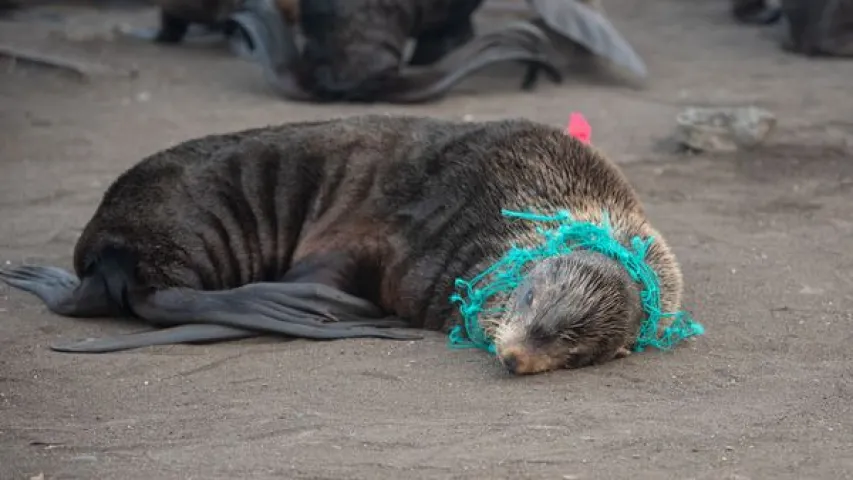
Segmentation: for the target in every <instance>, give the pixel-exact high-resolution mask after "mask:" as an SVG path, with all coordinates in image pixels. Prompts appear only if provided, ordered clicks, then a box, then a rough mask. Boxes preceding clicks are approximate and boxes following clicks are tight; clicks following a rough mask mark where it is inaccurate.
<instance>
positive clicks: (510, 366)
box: [501, 353, 518, 374]
mask: <svg viewBox="0 0 853 480" xmlns="http://www.w3.org/2000/svg"><path fill="white" fill-rule="evenodd" d="M501 363H502V364H503V366H504V367H505V368H506V369H507V370H508V371H509V373H513V374H514V373H518V357H516V356H515V354H513V353H510V354H507V355H504V356H503V357H501Z"/></svg>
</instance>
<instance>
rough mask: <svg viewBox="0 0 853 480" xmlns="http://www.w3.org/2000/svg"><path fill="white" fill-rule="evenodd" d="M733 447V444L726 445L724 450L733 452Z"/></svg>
mask: <svg viewBox="0 0 853 480" xmlns="http://www.w3.org/2000/svg"><path fill="white" fill-rule="evenodd" d="M734 449H735V447H733V446H731V445H726V451H727V452H733V451H734Z"/></svg>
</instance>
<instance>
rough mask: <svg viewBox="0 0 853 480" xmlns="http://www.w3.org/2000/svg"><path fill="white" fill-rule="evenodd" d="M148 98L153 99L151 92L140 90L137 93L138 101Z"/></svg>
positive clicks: (144, 100) (145, 100)
mask: <svg viewBox="0 0 853 480" xmlns="http://www.w3.org/2000/svg"><path fill="white" fill-rule="evenodd" d="M148 100H151V93H149V92H139V93H137V94H136V101H137V102H147V101H148Z"/></svg>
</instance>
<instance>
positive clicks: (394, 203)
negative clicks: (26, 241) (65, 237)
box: [0, 116, 682, 366]
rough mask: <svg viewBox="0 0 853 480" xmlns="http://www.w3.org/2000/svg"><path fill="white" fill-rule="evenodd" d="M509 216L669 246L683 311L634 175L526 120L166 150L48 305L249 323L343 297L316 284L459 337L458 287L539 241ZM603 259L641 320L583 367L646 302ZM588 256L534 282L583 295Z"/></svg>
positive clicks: (600, 328) (654, 260)
mask: <svg viewBox="0 0 853 480" xmlns="http://www.w3.org/2000/svg"><path fill="white" fill-rule="evenodd" d="M502 208H508V209H515V210H526V209H529V208H535V209H546V210H547V209H551V208H563V209H568V210H570V211H572V212H573V213H574V214H575V215H577V216H578V217H580V218H583V219H591V220H595V219H599V218H600V217H599V213H600V211H601V209H602V208H606V209H608V210H609V211H610V212H611V220H612V221H613V223H614V226H615V227H616V228H617V230H618V231H619V232H620V233H621V235H622V238H624V239H625V240H626V241H627V239H628V238H630V237H631V236H633V235H643V236H647V235H653V236H654V237H655V239H656V241H655V243H654V244H653V245H652V247H651V250H650V252H649V255H648V260H649V261H650V263H651V265H652V266H653V268H654V269H655V270H656V272H657V273H658V275H659V276H660V280H661V291H662V304H663V305H662V306H663V308H664V309H665V310H668V311H672V310H677V309H678V308H680V302H681V289H682V279H681V273H680V269H679V266H678V263H677V261H676V259H675V256H674V255H673V253H672V252H671V250H670V249H669V248H668V246H667V244H666V242H665V241H664V239H663V238H662V236H661V235H660V233H659V232H657V231H656V230H655V229H654V228H653V227H652V226H651V225H650V224H649V223H648V221H647V219H646V218H645V215H644V211H643V207H642V205H641V203H640V201H639V199H638V197H637V195H636V194H635V192H634V190H633V189H632V187H631V186H630V185H629V183H628V181H627V180H626V178H625V177H624V176H623V175H622V173H621V172H620V171H619V169H618V168H617V167H616V166H615V165H614V164H612V163H611V162H610V161H608V160H607V159H606V158H605V157H604V156H602V155H601V154H599V153H598V152H597V151H595V150H594V149H592V148H590V147H588V146H586V145H583V144H581V143H580V142H579V141H577V140H575V139H573V138H570V137H568V136H566V135H565V134H563V132H562V131H561V130H559V129H556V128H552V127H549V126H545V125H541V124H537V123H533V122H530V121H527V120H520V119H517V120H504V121H493V122H453V121H445V120H437V119H427V118H417V117H408V116H359V117H351V118H348V119H337V120H328V121H317V122H302V123H292V124H285V125H280V126H271V127H264V128H256V129H251V130H245V131H240V132H235V133H229V134H221V135H210V136H207V137H203V138H198V139H194V140H189V141H186V142H183V143H181V144H178V145H176V146H174V147H171V148H168V149H165V150H163V151H161V152H158V153H156V154H154V155H151V156H150V157H148V158H146V159H144V160H142V161H141V162H140V163H139V164H137V165H136V166H134V167H132V168H131V169H129V170H128V171H127V172H125V173H124V174H122V175H121V176H120V177H119V178H118V179H116V181H115V182H114V183H113V184H112V185H111V186H110V187H109V188H108V189H107V191H106V193H105V194H104V197H103V199H102V202H101V204H100V205H99V206H98V208H97V210H96V212H95V214H94V216H93V218H92V219H91V221H90V222H89V223H88V224H87V225H86V227H85V229H84V231H83V233H82V235H81V237H80V239H79V241H78V243H77V246H76V248H75V251H74V269H75V272H76V275H77V277H79V278H80V279H81V280H82V281H80V282H78V280H77V278H74V277H73V276H72V275H70V274H68V275H67V277H65V278H64V280H63V277H62V275H61V274H57V275H54V277H53V278H54V279H58V280H56V281H55V282H54V284H52V285H48V286H47V287H45V288H46V289H47V290H48V296H47V297H42V298H43V299H45V298H47V300H46V303H48V305H51V298H49V296H50V295H59V294H61V293H62V292H63V289H66V290H70V289H76V290H75V292H76V294H75V295H77V297H82V296H88V297H90V300H91V297H95V298H96V299H97V301H94V302H90V303H92V305H94V307H93V308H91V309H89V311H80V309H79V308H78V309H77V310H78V311H76V312H74V311H71V310H69V309H65V310H64V311H63V306H62V305H59V304H58V303H61V302H57V301H55V300H56V298H54V299H53V300H54V301H53V306H52V310H53V311H55V312H57V313H61V314H65V315H72V316H112V315H118V314H125V315H136V316H142V317H143V318H155V317H154V316H152V315H148V316H147V317H146V315H147V314H148V313H151V311H152V310H151V309H152V307H151V305H152V304H156V305H155V307H156V308H161V309H163V308H166V307H163V305H167V306H168V309H172V310H174V311H177V310H180V309H182V308H191V307H192V305H190V304H187V303H182V301H184V300H182V299H183V298H184V297H182V295H184V293H182V292H185V293H186V294H187V295H189V297H187V298H190V299H201V300H198V301H200V302H202V303H203V304H204V305H205V306H207V307H210V308H213V307H215V306H216V305H220V307H215V308H224V309H233V308H236V307H234V305H235V303H236V304H238V305H242V306H243V307H244V308H246V309H248V312H250V313H251V312H252V308H254V307H253V305H254V303H253V302H256V301H258V299H260V298H267V297H269V295H273V293H274V292H273V293H270V292H271V291H268V290H265V289H279V290H281V292H284V293H281V292H279V293H281V295H285V296H286V297H287V296H290V297H292V298H296V297H299V298H303V297H305V296H306V295H309V293H310V295H313V297H312V298H322V299H325V300H323V302H322V303H324V304H325V303H335V302H337V300H336V299H337V298H338V297H336V296H335V295H334V294H333V292H332V294H331V296H329V293H328V292H327V291H325V290H316V291H315V290H310V292H309V293H305V292H304V291H303V290H300V289H301V288H302V287H300V286H299V285H302V283H300V282H303V283H305V284H306V285H307V284H310V285H314V284H317V285H322V286H325V287H324V288H331V289H335V291H337V290H340V291H342V292H345V293H346V294H350V295H354V296H356V297H358V298H363V299H365V300H367V301H369V302H370V303H371V304H374V305H376V306H377V307H378V308H379V309H380V310H381V315H378V314H373V313H370V314H368V313H364V312H366V311H367V310H369V308H368V307H366V306H358V308H355V307H353V306H352V305H355V304H354V303H353V302H352V301H350V300H346V299H343V300H340V302H338V303H340V304H341V305H344V307H346V308H344V307H341V309H342V311H343V312H344V313H347V312H348V313H351V314H352V315H355V316H357V317H358V316H368V317H371V318H381V317H383V316H384V315H388V316H392V317H395V318H399V319H402V320H403V321H405V322H406V324H407V325H408V326H410V327H414V328H423V329H430V330H446V329H447V328H449V327H450V326H451V325H453V324H456V323H458V321H459V317H458V313H457V311H456V310H455V307H454V306H453V305H451V303H450V302H449V301H448V297H449V295H450V294H451V293H452V289H453V281H454V280H455V279H456V278H458V277H466V278H469V277H471V276H472V275H474V274H476V273H478V272H479V271H481V270H482V269H483V268H485V267H486V266H488V265H490V264H491V263H493V262H494V261H495V260H496V259H497V258H498V257H499V256H500V255H502V254H503V253H504V252H505V250H506V249H507V248H508V247H509V246H510V245H511V244H513V243H519V244H521V245H524V244H530V243H531V242H536V241H538V239H539V237H538V234H536V232H535V230H534V229H535V227H536V225H535V224H531V223H529V222H519V221H513V220H508V219H506V218H505V217H503V216H502V215H501V209H502ZM595 257H596V256H595V255H593V256H592V257H591V258H587V260H589V261H591V262H592V263H590V265H595V264H597V262H598V263H601V262H603V263H601V264H600V265H598V267H595V268H597V269H599V268H600V269H599V270H597V271H599V272H604V274H605V277H602V278H605V281H604V283H600V285H599V286H600V288H598V287H596V288H595V289H594V290H590V291H588V293H589V295H584V298H586V299H587V300H588V301H589V302H592V303H596V302H612V299H610V300H608V298H609V295H610V294H611V293H613V292H616V293H619V295H621V297H620V298H625V299H629V300H626V302H623V304H622V305H621V306H619V305H617V306H615V307H613V308H616V309H622V310H624V311H625V312H628V311H633V312H634V313H632V314H629V315H624V316H618V318H620V319H622V320H619V321H621V322H623V323H616V324H614V323H612V322H610V319H606V318H600V319H598V320H596V321H594V322H593V323H592V324H589V325H586V326H585V327H584V328H585V329H584V330H583V333H582V334H581V337H580V338H579V339H578V341H579V345H581V344H586V343H588V344H590V345H593V347H591V349H588V351H587V352H586V354H585V355H586V357H584V358H588V359H589V361H586V360H583V359H581V357H580V356H577V358H576V360H577V365H578V366H580V365H582V364H588V363H593V360H596V361H598V360H601V359H604V358H612V357H614V356H616V355H617V354H618V352H619V351H620V350H622V349H623V347H624V346H626V345H630V341H631V336H632V332H634V331H635V330H636V326H637V319H636V315H635V313H636V312H635V310H636V305H631V303H632V302H633V300H630V299H632V298H633V297H631V295H632V293H631V292H632V290H631V288H622V286H623V285H624V284H623V283H620V282H621V281H620V280H619V278H620V277H619V275H622V274H620V273H619V268H618V267H616V266H615V265H613V264H608V263H607V260H603V259H602V258H598V259H596V258H595ZM579 258H581V257H575V258H574V259H573V260H572V262H575V263H574V264H565V265H563V266H562V267H561V268H563V270H562V271H563V273H564V274H560V273H559V272H560V271H561V270H559V269H557V270H548V271H549V272H551V275H552V276H551V277H548V278H546V279H544V280H542V281H541V282H539V281H537V283H536V285H537V288H539V289H543V290H545V291H549V290H550V291H552V292H555V291H558V290H559V289H562V290H565V289H567V288H571V287H572V286H574V287H577V288H580V287H582V286H583V285H585V283H584V281H582V276H579V275H578V274H577V272H578V271H577V270H571V269H572V268H575V269H577V268H579V264H577V260H578V259H579ZM583 258H586V257H583ZM573 271H574V272H575V273H571V272H573ZM15 272H18V273H20V272H21V270H17V271H4V272H3V274H2V275H0V276H2V277H3V278H4V279H6V280H7V281H9V279H10V278H13V279H14V278H16V277H15V275H16V273H15ZM555 272H556V276H553V275H554V274H555ZM608 272H609V273H608ZM24 273H26V272H24ZM19 276H20V275H19ZM24 276H26V275H24ZM608 278H609V279H610V280H606V279H608ZM621 278H622V280H624V275H623V276H622V277H621ZM63 282H64V284H63ZM258 282H271V283H266V284H264V283H258ZM294 282H295V283H294ZM578 282H579V283H578ZM78 283H79V284H78ZM265 285H266V286H265ZM277 285H278V286H277ZM311 288H314V287H311ZM632 288H633V287H632ZM87 289H88V290H87ZM176 289H177V290H176ZM282 289H283V290H282ZM297 290H298V291H297ZM51 292H52V293H51ZM193 292H202V293H201V294H196V293H193ZM203 292H210V293H209V294H208V293H203ZM276 295H278V293H276ZM152 298H153V299H154V300H156V302H154V303H152V302H151V299H152ZM220 298H221V300H218V299H220ZM270 298H271V297H270ZM277 298H281V297H277ZM305 298H307V297H305ZM329 299H332V300H334V301H332V300H329ZM187 301H189V300H187ZM192 301H194V302H195V301H196V300H192ZM205 302H206V303H205ZM211 302H212V303H211ZM157 305H159V306H157ZM193 305H195V304H193ZM211 305H213V307H211ZM347 305H348V306H347ZM78 307H79V306H78ZM215 308H214V313H215ZM336 308H337V307H336ZM578 308H580V306H578ZM146 309H147V310H146ZM72 310H73V309H72ZM355 310H358V311H355ZM155 313H156V312H155ZM167 316H168V315H167ZM614 318H615V317H614ZM510 320H511V318H510V317H504V318H502V319H500V321H498V323H499V324H501V325H504V326H506V324H507V323H508V322H509V321H510ZM370 321H372V320H370ZM608 322H610V323H608ZM154 323H156V322H154ZM284 323H287V322H284ZM169 325H173V324H169ZM540 326H544V325H540ZM179 328H189V329H192V328H196V327H193V326H184V327H179ZM199 328H200V327H199ZM525 329H526V330H525V331H526V332H527V333H529V332H530V331H531V330H530V329H529V328H527V327H525ZM187 331H188V330H182V332H183V334H184V336H182V337H180V338H181V339H183V340H181V341H186V338H187V336H186V333H187ZM190 332H191V331H190ZM240 332H241V331H240V330H239V329H236V327H235V326H234V325H232V324H229V325H225V326H218V327H214V334H211V336H212V339H216V338H224V339H227V338H239V337H240V336H241V335H240ZM265 332H266V331H265ZM243 333H246V332H245V331H244V332H243ZM256 333H257V332H256ZM266 333H269V332H266ZM559 333H560V335H567V334H568V333H567V332H565V331H562V332H559ZM247 335H248V336H251V332H250V333H249V334H247ZM501 335H502V334H499V335H498V338H499V339H500V337H501ZM243 336H246V335H243ZM190 337H192V335H190ZM321 337H322V335H320V336H319V337H316V338H321ZM332 338H334V337H332ZM167 340H169V339H168V338H161V339H160V342H161V343H168V342H167ZM143 343H144V342H143ZM134 345H136V346H139V345H138V342H137V343H135V344H134ZM104 351H106V350H104ZM561 366H563V365H561ZM565 366H571V365H565Z"/></svg>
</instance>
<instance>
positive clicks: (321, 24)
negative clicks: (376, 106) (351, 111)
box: [299, 0, 408, 101]
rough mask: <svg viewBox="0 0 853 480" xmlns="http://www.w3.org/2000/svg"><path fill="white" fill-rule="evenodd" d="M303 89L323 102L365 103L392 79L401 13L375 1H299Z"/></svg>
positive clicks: (400, 42) (400, 44)
mask: <svg viewBox="0 0 853 480" xmlns="http://www.w3.org/2000/svg"><path fill="white" fill-rule="evenodd" d="M299 15H300V18H301V22H300V24H301V27H302V33H303V36H304V38H305V44H304V47H303V51H302V61H301V62H300V66H299V70H300V75H299V76H300V78H301V83H302V84H303V85H302V86H303V88H305V89H306V90H308V91H310V92H312V94H314V95H315V96H316V97H317V98H320V99H326V100H332V101H337V100H352V101H359V100H366V99H370V98H373V97H374V96H375V95H377V94H378V93H379V92H381V91H382V90H385V89H387V88H388V87H389V85H390V83H389V82H391V81H392V80H393V79H394V78H396V76H397V73H398V71H399V69H400V64H401V61H402V57H403V54H404V47H405V44H406V40H407V38H408V36H407V33H406V29H405V27H404V25H406V24H407V23H408V16H406V15H405V11H400V9H398V8H396V7H395V6H394V5H393V2H380V1H376V0H310V1H309V0H301V1H300V6H299Z"/></svg>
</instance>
